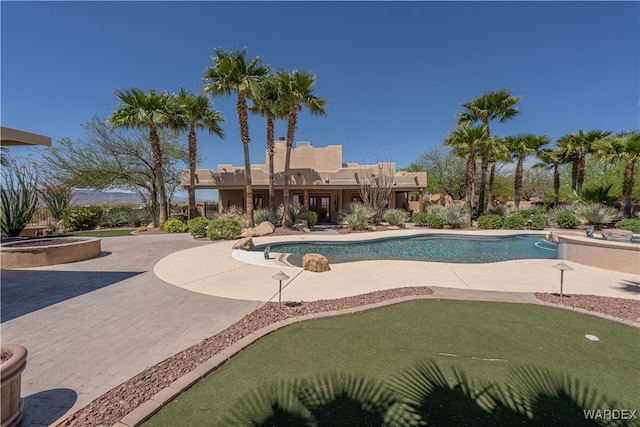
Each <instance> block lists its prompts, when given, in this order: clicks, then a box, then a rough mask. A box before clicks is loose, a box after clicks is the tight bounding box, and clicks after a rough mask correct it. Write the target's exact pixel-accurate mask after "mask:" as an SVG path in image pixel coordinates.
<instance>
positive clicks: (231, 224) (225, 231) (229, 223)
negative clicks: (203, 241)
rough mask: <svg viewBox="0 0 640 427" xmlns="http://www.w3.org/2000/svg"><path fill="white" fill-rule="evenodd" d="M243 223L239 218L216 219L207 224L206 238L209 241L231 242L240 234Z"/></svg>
mask: <svg viewBox="0 0 640 427" xmlns="http://www.w3.org/2000/svg"><path fill="white" fill-rule="evenodd" d="M243 226H244V223H243V222H242V220H241V219H239V218H217V219H214V220H213V221H211V223H210V224H209V230H207V237H208V238H210V239H211V240H231V239H235V238H236V237H238V236H239V235H240V233H242V227H243Z"/></svg>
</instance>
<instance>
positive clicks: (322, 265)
mask: <svg viewBox="0 0 640 427" xmlns="http://www.w3.org/2000/svg"><path fill="white" fill-rule="evenodd" d="M302 268H303V269H304V270H307V271H314V272H316V273H321V272H323V271H329V270H331V268H330V267H329V261H328V260H327V258H326V257H325V256H323V255H320V254H305V255H304V256H303V257H302Z"/></svg>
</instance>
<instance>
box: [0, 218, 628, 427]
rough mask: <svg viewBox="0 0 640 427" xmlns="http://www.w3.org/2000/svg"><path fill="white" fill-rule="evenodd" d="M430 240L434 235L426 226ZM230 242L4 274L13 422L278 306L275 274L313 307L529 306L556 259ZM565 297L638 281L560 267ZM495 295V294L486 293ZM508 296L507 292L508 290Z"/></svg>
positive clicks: (83, 400) (137, 245) (288, 296)
mask: <svg viewBox="0 0 640 427" xmlns="http://www.w3.org/2000/svg"><path fill="white" fill-rule="evenodd" d="M422 232H423V231H420V230H414V231H411V230H399V231H394V232H385V233H384V235H382V234H381V233H372V234H366V233H365V234H350V235H346V236H337V235H336V234H337V233H335V231H334V230H326V231H323V232H321V233H311V234H309V235H303V236H280V237H262V238H256V239H254V240H255V242H256V244H262V243H272V242H277V241H286V240H322V239H326V240H332V239H336V238H340V239H344V240H361V239H366V238H380V237H390V236H393V235H408V234H414V233H422ZM429 232H430V233H433V232H434V231H433V230H429ZM233 243H234V242H220V243H211V242H208V241H196V240H194V239H193V238H191V236H189V235H186V234H181V235H164V234H163V235H148V236H131V237H128V236H127V237H112V238H105V239H102V250H103V255H102V256H100V257H98V258H95V259H92V260H87V261H82V262H78V263H73V264H64V265H58V266H50V267H41V268H32V269H22V270H3V271H2V288H1V290H2V311H1V313H2V325H1V328H2V342H4V343H12V344H21V345H24V346H25V347H26V348H27V349H28V351H29V356H28V359H27V363H28V366H27V369H26V371H25V372H24V374H23V385H22V394H23V396H24V397H25V406H26V408H25V409H26V410H25V418H24V421H23V423H22V425H23V426H42V425H50V424H53V423H55V422H56V421H57V420H62V419H64V418H66V416H68V415H70V414H71V413H73V412H75V411H76V410H78V409H80V408H82V407H84V406H85V405H87V404H88V403H90V402H91V401H93V400H94V399H96V398H97V397H99V396H101V395H102V394H104V393H106V392H107V391H109V390H110V389H112V388H113V387H116V386H118V385H119V384H121V383H122V382H124V381H126V380H128V379H130V378H131V377H133V376H135V375H137V374H138V373H140V372H142V371H143V370H145V369H146V368H148V367H150V366H153V365H155V364H156V363H158V362H160V361H162V360H164V359H166V358H168V357H170V356H172V355H174V354H176V353H178V352H180V351H181V350H183V349H185V348H188V347H190V346H191V345H194V344H196V343H198V342H200V341H202V340H203V339H205V338H207V337H210V336H213V335H215V334H216V333H217V332H219V331H221V330H223V329H225V328H227V327H228V326H230V325H231V324H233V323H235V322H236V321H237V320H239V319H240V318H242V317H243V316H244V315H245V314H247V313H249V312H251V311H253V310H254V309H255V308H257V307H258V306H259V305H260V304H261V303H260V301H267V300H272V299H277V290H278V283H277V282H276V281H274V280H273V279H272V276H273V275H274V274H276V273H277V272H278V271H279V270H283V271H285V272H286V273H287V274H288V275H289V276H290V277H291V279H290V280H289V281H287V282H285V283H283V285H284V290H283V295H282V297H283V300H290V301H301V300H304V301H311V300H317V299H328V298H338V297H343V296H350V295H357V294H361V293H366V292H371V291H374V290H380V289H389V288H395V287H402V286H425V285H426V286H431V287H433V289H434V291H435V294H434V296H435V297H442V298H468V299H487V298H488V299H491V300H504V301H518V302H533V301H534V300H535V297H533V295H532V292H538V291H539V292H557V291H558V288H559V271H558V270H555V269H553V268H551V266H552V265H553V264H556V263H557V262H558V261H557V260H521V261H509V262H501V263H494V264H447V263H426V262H414V261H362V262H353V263H346V264H335V265H333V266H332V269H331V271H329V272H326V273H310V272H306V271H302V270H301V269H300V268H297V267H292V266H289V265H287V264H286V263H285V262H283V260H282V259H278V258H279V257H278V256H277V254H272V259H270V260H264V257H263V256H262V253H259V252H256V253H250V252H244V251H242V252H236V253H235V254H234V255H233V257H232V250H231V247H232V245H233ZM570 264H571V266H572V267H573V268H574V271H571V272H567V273H565V288H564V290H565V292H566V293H569V294H570V293H585V294H596V295H605V296H618V297H623V298H633V299H638V298H639V297H640V296H639V295H640V283H639V279H638V277H635V276H633V275H629V274H624V273H617V272H614V271H609V270H601V269H597V268H591V267H587V266H581V265H579V264H574V263H570ZM487 291H494V292H487ZM513 292H516V294H514V293H513Z"/></svg>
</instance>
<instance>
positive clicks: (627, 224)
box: [616, 218, 640, 234]
mask: <svg viewBox="0 0 640 427" xmlns="http://www.w3.org/2000/svg"><path fill="white" fill-rule="evenodd" d="M616 228H617V229H619V230H629V231H632V232H633V233H635V234H640V219H633V218H625V219H622V220H620V221H618V222H616Z"/></svg>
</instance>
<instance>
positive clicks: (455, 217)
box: [433, 205, 468, 228]
mask: <svg viewBox="0 0 640 427" xmlns="http://www.w3.org/2000/svg"><path fill="white" fill-rule="evenodd" d="M433 213H434V214H435V215H439V216H441V217H442V219H444V223H445V224H446V225H448V226H449V227H451V228H462V227H466V226H467V225H468V223H467V211H466V210H465V208H464V206H460V205H449V206H447V207H440V206H434V208H433Z"/></svg>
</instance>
